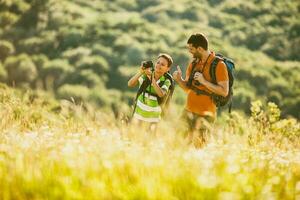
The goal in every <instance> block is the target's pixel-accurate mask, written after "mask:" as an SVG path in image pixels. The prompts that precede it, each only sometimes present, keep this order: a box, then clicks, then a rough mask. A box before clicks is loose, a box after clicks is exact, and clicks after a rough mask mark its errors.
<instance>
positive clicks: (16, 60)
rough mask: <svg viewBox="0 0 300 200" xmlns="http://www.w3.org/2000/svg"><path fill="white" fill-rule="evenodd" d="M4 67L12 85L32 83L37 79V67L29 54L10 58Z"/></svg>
mask: <svg viewBox="0 0 300 200" xmlns="http://www.w3.org/2000/svg"><path fill="white" fill-rule="evenodd" d="M4 66H5V68H6V71H7V74H8V82H9V83H10V84H11V83H15V84H16V85H19V84H21V83H32V81H34V80H35V79H36V77H37V70H36V66H35V64H34V63H33V61H32V60H31V58H30V57H29V56H28V55H27V54H21V55H18V56H11V57H8V58H7V59H6V60H5V63H4Z"/></svg>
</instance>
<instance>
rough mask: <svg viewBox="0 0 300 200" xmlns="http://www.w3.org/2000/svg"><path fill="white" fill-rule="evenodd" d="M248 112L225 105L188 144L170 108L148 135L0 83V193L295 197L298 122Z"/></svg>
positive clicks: (271, 112) (256, 108) (267, 111)
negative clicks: (202, 139) (198, 141)
mask: <svg viewBox="0 0 300 200" xmlns="http://www.w3.org/2000/svg"><path fill="white" fill-rule="evenodd" d="M251 111H252V117H250V118H249V117H244V116H242V115H241V114H239V113H236V112H233V113H232V115H231V116H230V117H229V116H228V114H226V113H224V114H225V115H223V116H222V117H220V119H219V120H218V122H217V123H216V125H215V127H212V130H211V134H210V137H209V139H208V142H207V144H206V145H205V146H203V147H202V148H195V147H194V146H193V145H191V144H189V143H188V142H187V141H186V140H185V137H184V134H183V133H182V130H183V128H184V127H183V126H182V125H180V121H179V119H178V117H177V115H176V113H172V112H171V113H170V116H169V119H168V120H166V122H164V123H162V124H161V126H160V127H159V130H158V132H157V134H156V135H154V134H151V133H149V132H148V131H147V130H146V129H143V128H138V127H134V126H128V125H126V124H124V123H122V121H121V120H120V119H115V118H114V117H113V115H112V114H110V112H103V111H101V110H94V109H93V108H92V107H89V106H85V105H83V104H77V103H76V102H72V101H71V100H70V101H68V100H65V101H61V102H59V103H57V102H55V101H53V102H52V100H51V98H50V97H48V96H47V95H45V94H38V93H31V92H25V93H24V92H20V91H17V90H12V89H8V88H7V87H6V86H3V85H1V91H0V118H1V122H0V199H3V200H8V199H228V200H234V199H280V200H281V199H286V200H288V199H291V200H292V199H300V151H299V147H300V143H299V137H300V127H299V121H297V120H295V119H280V117H279V114H280V110H279V109H278V108H277V106H276V105H275V104H272V103H269V104H268V105H267V106H263V105H262V104H261V102H253V104H252V107H251ZM178 126H181V127H178Z"/></svg>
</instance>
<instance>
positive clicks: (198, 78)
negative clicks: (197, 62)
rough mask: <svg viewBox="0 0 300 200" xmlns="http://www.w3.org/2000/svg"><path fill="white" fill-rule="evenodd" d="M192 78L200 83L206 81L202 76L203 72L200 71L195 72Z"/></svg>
mask: <svg viewBox="0 0 300 200" xmlns="http://www.w3.org/2000/svg"><path fill="white" fill-rule="evenodd" d="M194 80H196V81H198V82H199V83H201V84H204V82H205V81H206V80H205V79H204V77H203V74H202V73H200V72H196V73H195V75H194Z"/></svg>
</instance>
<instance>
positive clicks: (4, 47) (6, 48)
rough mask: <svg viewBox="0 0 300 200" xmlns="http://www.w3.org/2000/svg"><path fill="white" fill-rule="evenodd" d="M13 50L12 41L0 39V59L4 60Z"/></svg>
mask: <svg viewBox="0 0 300 200" xmlns="http://www.w3.org/2000/svg"><path fill="white" fill-rule="evenodd" d="M14 52H15V48H14V46H13V44H12V43H10V42H9V41H5V40H0V60H2V61H4V60H5V59H6V58H7V57H8V56H10V55H12V54H13V53H14Z"/></svg>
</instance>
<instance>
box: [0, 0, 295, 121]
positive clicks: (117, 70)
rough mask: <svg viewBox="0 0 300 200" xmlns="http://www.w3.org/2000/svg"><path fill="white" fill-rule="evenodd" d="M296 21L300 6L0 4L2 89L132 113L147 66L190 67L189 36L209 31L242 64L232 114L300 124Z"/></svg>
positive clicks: (214, 44)
mask: <svg viewBox="0 0 300 200" xmlns="http://www.w3.org/2000/svg"><path fill="white" fill-rule="evenodd" d="M299 19H300V2H299V1H297V0H290V1H283V0H263V1H258V0H249V1H242V0H235V1H231V0H199V1H192V0H176V1H163V0H152V1H146V0H111V1H105V0H89V1H85V0H72V1H70V0H69V1H68V0H2V1H1V3H0V81H1V82H3V83H6V84H7V85H9V86H11V87H18V88H23V89H26V88H32V89H34V90H35V91H41V90H42V91H44V90H45V91H47V92H49V93H52V94H53V95H55V97H56V98H58V99H70V98H72V100H73V101H75V102H85V103H89V104H93V105H96V106H98V107H100V108H108V109H110V108H112V109H113V110H114V111H115V113H118V112H127V111H128V105H130V104H131V102H132V99H133V97H134V93H135V90H134V89H131V90H130V89H129V88H128V87H127V80H128V78H129V77H130V76H131V75H132V74H133V73H135V71H136V70H137V69H138V66H139V65H140V63H141V61H142V60H149V59H151V60H154V59H155V58H156V56H157V55H158V54H159V53H160V52H166V53H169V54H171V55H172V57H173V58H174V61H175V62H174V66H176V65H180V66H181V67H182V68H183V69H184V68H185V67H186V65H187V64H188V62H189V60H190V59H191V58H190V55H189V54H188V51H187V50H186V48H185V47H186V41H187V38H188V37H189V35H190V34H191V33H193V32H203V33H204V34H206V35H207V36H208V39H209V41H210V47H209V48H210V49H211V50H213V51H216V52H220V53H222V54H224V55H225V56H227V57H230V58H232V59H233V60H234V61H235V63H236V82H235V86H234V104H233V108H234V109H236V110H241V111H244V112H245V113H247V114H249V113H250V103H251V102H252V101H254V100H257V99H260V100H262V101H263V102H269V101H271V102H274V103H276V104H277V105H278V106H279V107H280V109H281V110H282V114H283V116H293V117H295V118H298V119H299V118H300V112H299V110H300V87H299V85H300V78H299V77H300V55H299V53H300V49H299V48H300V21H299ZM184 98H185V95H184V94H183V92H182V91H181V90H178V89H176V91H175V94H174V98H173V102H174V103H175V104H176V105H180V106H182V105H183V102H184ZM117 108H118V110H117Z"/></svg>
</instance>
